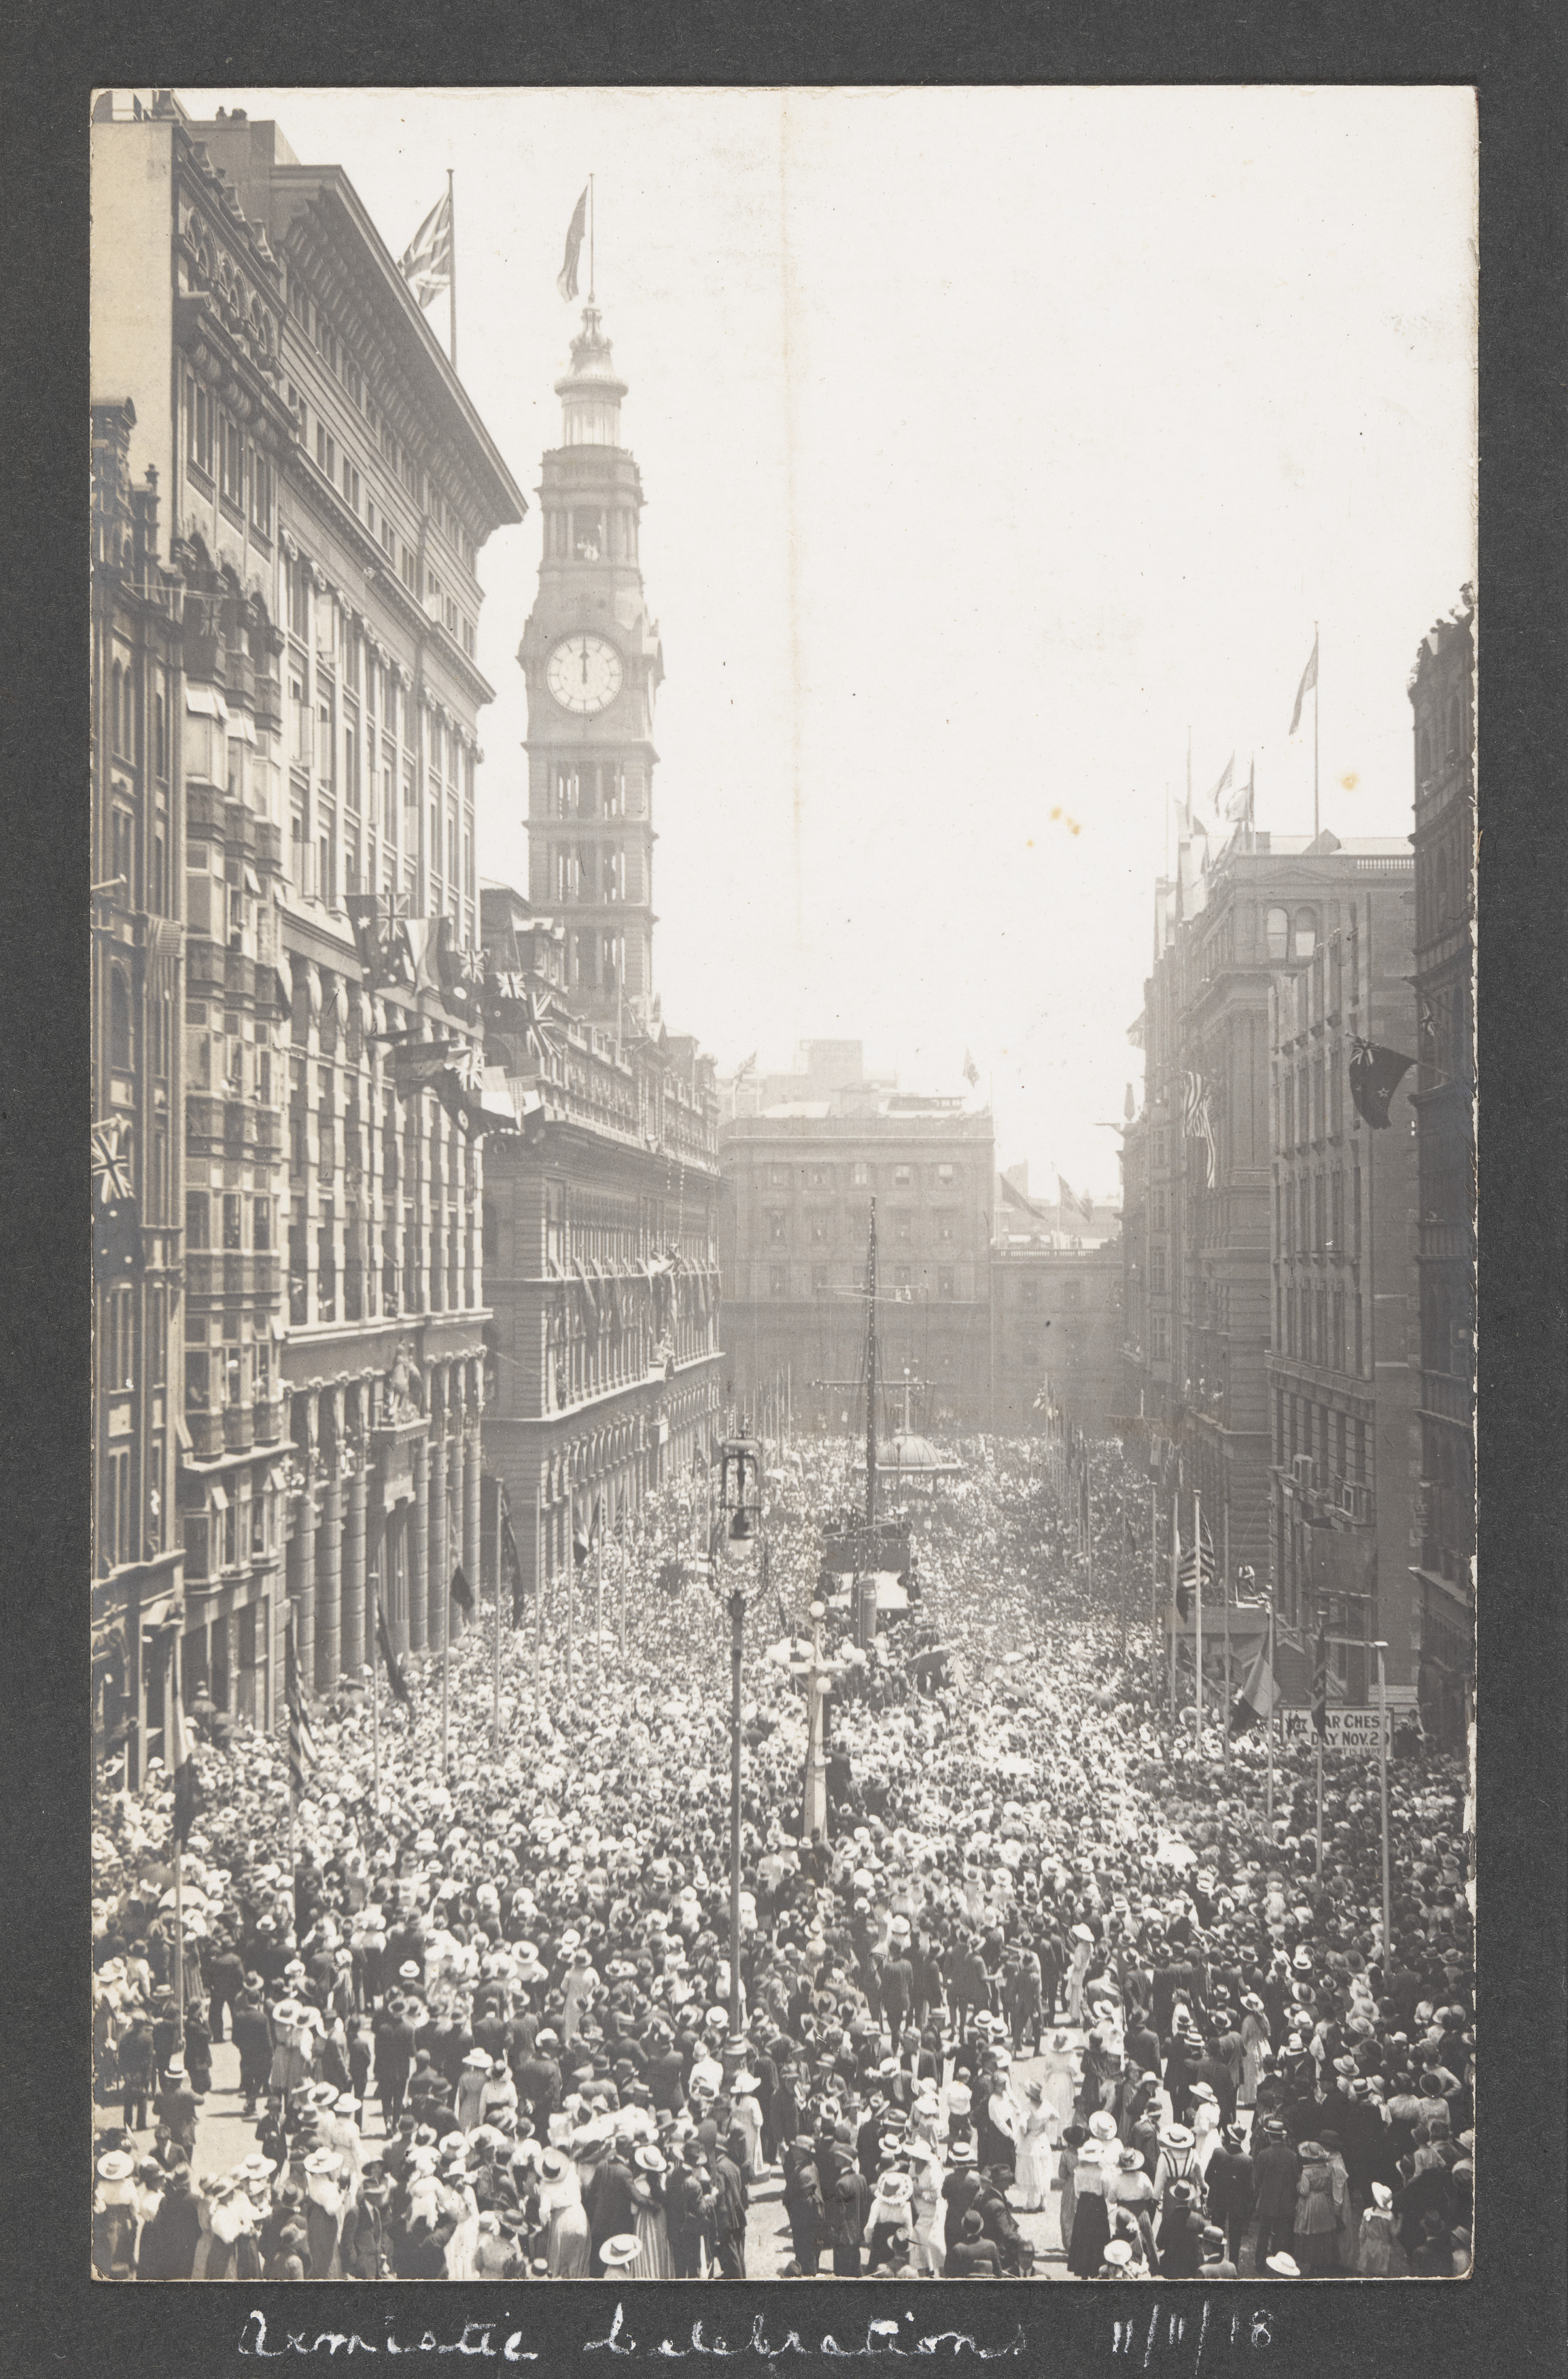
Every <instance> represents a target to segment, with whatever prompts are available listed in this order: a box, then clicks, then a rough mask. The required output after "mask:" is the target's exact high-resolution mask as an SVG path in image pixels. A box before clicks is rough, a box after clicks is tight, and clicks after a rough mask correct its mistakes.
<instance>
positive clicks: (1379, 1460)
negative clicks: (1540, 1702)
mask: <svg viewBox="0 0 1568 2379" xmlns="http://www.w3.org/2000/svg"><path fill="white" fill-rule="evenodd" d="M1328 839H1329V838H1325V840H1328ZM1314 862H1316V854H1314ZM1351 867H1352V869H1353V870H1354V873H1352V874H1351V875H1350V876H1347V877H1344V878H1342V879H1341V880H1340V881H1338V882H1336V883H1335V884H1334V885H1333V889H1332V891H1330V890H1328V889H1325V890H1324V891H1323V893H1322V894H1321V896H1320V897H1319V898H1318V899H1317V900H1315V901H1314V913H1315V916H1316V920H1317V924H1318V939H1317V942H1316V946H1315V948H1313V951H1312V954H1311V957H1310V958H1309V959H1308V960H1304V961H1303V962H1302V963H1301V964H1299V965H1298V966H1297V968H1296V969H1295V970H1294V972H1291V973H1290V974H1288V975H1287V974H1284V973H1281V974H1278V975H1276V976H1275V978H1274V981H1273V983H1272V986H1271V989H1270V994H1269V1050H1270V1072H1271V1081H1270V1091H1269V1112H1270V1141H1271V1146H1272V1176H1273V1178H1272V1212H1271V1222H1270V1231H1271V1240H1270V1252H1271V1260H1272V1310H1271V1315H1270V1338H1269V1356H1268V1377H1269V1394H1270V1399H1271V1406H1272V1419H1271V1426H1272V1463H1271V1470H1270V1475H1271V1479H1272V1503H1271V1514H1270V1546H1271V1562H1272V1575H1273V1578H1274V1582H1275V1586H1276V1588H1277V1591H1278V1609H1279V1612H1280V1614H1281V1616H1282V1617H1283V1618H1284V1619H1285V1621H1286V1622H1287V1623H1288V1624H1293V1625H1296V1626H1298V1627H1301V1628H1302V1629H1304V1630H1307V1631H1310V1630H1311V1628H1312V1627H1313V1626H1314V1625H1315V1622H1316V1615H1317V1610H1318V1603H1319V1600H1320V1596H1321V1594H1323V1593H1324V1592H1327V1593H1328V1594H1329V1595H1330V1597H1331V1601H1330V1622H1331V1633H1332V1634H1333V1636H1336V1637H1341V1638H1343V1637H1352V1636H1367V1637H1368V1638H1369V1639H1370V1638H1374V1637H1380V1638H1382V1639H1383V1640H1385V1641H1386V1642H1387V1645H1388V1652H1387V1655H1386V1679H1387V1685H1388V1688H1389V1693H1390V1697H1391V1699H1392V1700H1393V1701H1394V1702H1395V1704H1396V1705H1397V1704H1400V1703H1403V1702H1405V1701H1408V1700H1410V1699H1412V1698H1413V1681H1414V1665H1413V1654H1414V1648H1415V1644H1416V1641H1417V1637H1416V1636H1415V1635H1413V1631H1412V1595H1411V1590H1410V1578H1409V1561H1410V1552H1409V1536H1410V1493H1409V1472H1410V1462H1411V1451H1412V1443H1411V1441H1412V1430H1413V1427H1414V1422H1415V1410H1416V1398H1415V1385H1416V1381H1415V1372H1414V1368H1413V1363H1412V1357H1413V1355H1414V1352H1415V1347H1414V1338H1413V1323H1414V1303H1413V1298H1412V1294H1411V1292H1412V1290H1413V1288H1414V1273H1413V1269H1412V1266H1411V1262H1410V1251H1411V1225H1410V1216H1411V1212H1412V1207H1413V1202H1414V1196H1415V1158H1416V1152H1415V1146H1414V1142H1413V1140H1412V1136H1411V1135H1412V1126H1411V1122H1410V1117H1409V1112H1408V1106H1407V1102H1406V1100H1405V1095H1404V1092H1403V1091H1400V1092H1399V1093H1396V1094H1395V1097H1394V1101H1393V1118H1392V1122H1391V1126H1390V1128H1389V1129H1386V1130H1385V1129H1371V1128H1370V1127H1369V1124H1368V1123H1367V1121H1366V1120H1364V1119H1363V1118H1362V1117H1360V1116H1358V1115H1357V1111H1356V1107H1355V1104H1354V1101H1353V1099H1352V1096H1351V1091H1350V1066H1351V1061H1352V1058H1353V1057H1354V1055H1355V1053H1356V1049H1357V1044H1358V1043H1361V1044H1368V1043H1369V1044H1373V1045H1377V1046H1378V1047H1380V1048H1398V1047H1403V1046H1407V1045H1408V1040H1409V1034H1410V1029H1411V1025H1412V1022H1413V1020H1414V1008H1413V1005H1412V1002H1411V997H1410V987H1409V984H1410V960H1411V931H1412V925H1413V922H1414V920H1413V916H1412V908H1413V900H1412V886H1413V882H1414V871H1413V868H1412V866H1411V863H1410V861H1409V859H1408V857H1407V856H1405V855H1398V856H1395V855H1393V854H1386V855H1384V854H1377V855H1373V856H1371V857H1369V858H1364V859H1362V860H1361V861H1359V862H1357V861H1355V860H1353V861H1352V862H1351ZM1357 1597H1365V1598H1366V1599H1365V1600H1356V1599H1355V1598H1357ZM1331 1660H1332V1663H1333V1667H1334V1669H1335V1671H1336V1673H1337V1674H1338V1675H1339V1677H1340V1679H1341V1682H1342V1684H1343V1686H1344V1688H1345V1693H1346V1695H1347V1697H1348V1698H1349V1699H1351V1700H1352V1701H1356V1702H1363V1701H1365V1700H1367V1699H1368V1698H1369V1692H1370V1689H1371V1685H1372V1680H1373V1678H1374V1677H1375V1674H1376V1672H1375V1667H1371V1666H1369V1663H1368V1661H1367V1660H1366V1659H1365V1658H1364V1656H1362V1655H1361V1654H1359V1653H1357V1652H1355V1651H1354V1650H1352V1649H1350V1648H1348V1646H1347V1645H1346V1644H1345V1643H1344V1642H1337V1643H1336V1644H1335V1645H1334V1647H1333V1651H1332V1653H1331Z"/></svg>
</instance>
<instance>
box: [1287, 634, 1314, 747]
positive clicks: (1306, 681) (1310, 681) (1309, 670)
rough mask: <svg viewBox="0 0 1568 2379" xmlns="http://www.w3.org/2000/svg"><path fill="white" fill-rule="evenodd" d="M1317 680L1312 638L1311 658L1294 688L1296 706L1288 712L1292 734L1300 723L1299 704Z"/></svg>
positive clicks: (1300, 704)
mask: <svg viewBox="0 0 1568 2379" xmlns="http://www.w3.org/2000/svg"><path fill="white" fill-rule="evenodd" d="M1317 682H1318V639H1317V637H1316V636H1314V637H1313V639H1312V654H1311V658H1310V659H1309V661H1308V663H1307V666H1306V668H1305V669H1304V670H1302V672H1301V682H1300V684H1299V685H1298V686H1297V689H1296V707H1295V709H1294V710H1293V711H1292V712H1291V714H1290V731H1291V733H1292V734H1293V735H1294V734H1295V732H1296V731H1297V728H1298V727H1299V726H1300V724H1301V706H1302V704H1303V703H1304V702H1305V701H1306V699H1307V696H1308V695H1309V694H1310V693H1311V692H1312V689H1313V688H1314V686H1315V685H1316V684H1317Z"/></svg>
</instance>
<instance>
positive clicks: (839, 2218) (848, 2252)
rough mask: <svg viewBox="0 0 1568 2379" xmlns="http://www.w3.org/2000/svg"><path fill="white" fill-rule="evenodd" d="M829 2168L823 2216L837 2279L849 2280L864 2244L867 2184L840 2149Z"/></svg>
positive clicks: (868, 2203)
mask: <svg viewBox="0 0 1568 2379" xmlns="http://www.w3.org/2000/svg"><path fill="white" fill-rule="evenodd" d="M833 2165H834V2175H833V2188H832V2193H831V2195H830V2196H827V2197H826V2198H825V2200H824V2204H823V2215H824V2218H825V2224H826V2231H827V2239H828V2244H829V2245H830V2246H831V2247H832V2250H833V2269H834V2271H835V2273H836V2274H837V2275H838V2276H840V2277H843V2278H846V2279H853V2278H854V2277H855V2276H856V2275H857V2274H858V2273H859V2271H860V2268H861V2250H862V2247H863V2246H864V2244H865V2217H866V2215H867V2213H868V2211H869V2210H870V2206H871V2183H870V2181H869V2180H867V2179H866V2177H865V2175H864V2173H863V2172H862V2171H861V2169H860V2168H859V2166H858V2165H857V2164H856V2163H855V2162H854V2160H853V2158H852V2157H851V2156H850V2153H849V2151H848V2149H846V2148H844V2147H838V2148H836V2149H835V2151H834V2155H833Z"/></svg>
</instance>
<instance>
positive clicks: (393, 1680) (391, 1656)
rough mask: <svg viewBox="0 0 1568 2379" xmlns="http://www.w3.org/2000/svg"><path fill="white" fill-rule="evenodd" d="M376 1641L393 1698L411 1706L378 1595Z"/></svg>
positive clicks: (410, 1698)
mask: <svg viewBox="0 0 1568 2379" xmlns="http://www.w3.org/2000/svg"><path fill="white" fill-rule="evenodd" d="M376 1641H377V1643H378V1644H379V1645H380V1652H381V1658H382V1660H384V1661H385V1662H386V1664H387V1677H388V1680H389V1682H390V1684H391V1685H392V1694H393V1696H394V1697H395V1698H396V1699H397V1700H398V1701H400V1702H402V1703H404V1705H405V1706H406V1705H411V1704H412V1701H413V1696H412V1695H411V1694H410V1692H409V1690H408V1680H407V1678H406V1677H405V1676H404V1673H403V1664H402V1662H401V1661H400V1660H399V1659H398V1657H397V1654H396V1653H395V1652H394V1651H393V1650H392V1636H391V1635H390V1634H389V1633H388V1630H387V1608H386V1605H385V1603H384V1602H383V1601H382V1600H381V1599H380V1596H379V1595H378V1596H377V1598H376Z"/></svg>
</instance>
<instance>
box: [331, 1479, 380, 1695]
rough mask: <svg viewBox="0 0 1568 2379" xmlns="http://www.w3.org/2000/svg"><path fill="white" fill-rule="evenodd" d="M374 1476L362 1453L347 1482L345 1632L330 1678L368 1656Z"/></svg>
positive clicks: (351, 1670) (353, 1669) (352, 1670)
mask: <svg viewBox="0 0 1568 2379" xmlns="http://www.w3.org/2000/svg"><path fill="white" fill-rule="evenodd" d="M371 1484H372V1482H371V1480H370V1479H369V1477H368V1474H367V1470H366V1467H365V1462H364V1459H363V1455H361V1459H360V1462H359V1465H358V1467H357V1468H356V1471H355V1473H354V1476H353V1478H352V1479H350V1480H349V1482H348V1511H347V1514H346V1516H345V1517H344V1528H343V1632H342V1636H341V1639H340V1642H339V1648H338V1666H337V1669H336V1671H335V1672H334V1673H333V1675H332V1677H331V1678H330V1679H329V1680H328V1682H329V1684H333V1685H335V1684H336V1682H337V1678H338V1677H339V1676H340V1675H341V1676H350V1677H351V1676H356V1675H357V1674H358V1672H359V1670H360V1668H361V1667H362V1666H363V1664H364V1660H365V1535H366V1526H365V1515H366V1507H367V1503H368V1496H369V1491H370V1487H371Z"/></svg>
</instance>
